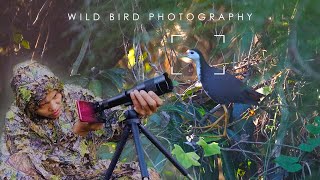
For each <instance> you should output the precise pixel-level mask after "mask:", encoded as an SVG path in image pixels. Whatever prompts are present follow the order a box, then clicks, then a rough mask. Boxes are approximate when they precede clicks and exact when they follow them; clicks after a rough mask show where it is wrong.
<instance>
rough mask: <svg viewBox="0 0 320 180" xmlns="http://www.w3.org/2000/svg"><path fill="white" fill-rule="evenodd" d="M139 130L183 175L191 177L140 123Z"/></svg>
mask: <svg viewBox="0 0 320 180" xmlns="http://www.w3.org/2000/svg"><path fill="white" fill-rule="evenodd" d="M138 126H139V128H140V130H141V132H142V133H143V134H144V135H145V136H146V137H147V138H148V139H149V140H150V141H151V142H152V143H153V144H154V145H155V146H156V147H157V148H158V149H159V150H160V151H161V152H162V154H164V155H165V156H166V157H167V158H168V159H169V161H170V162H171V163H172V164H173V165H174V166H175V167H176V168H177V169H178V170H179V171H180V172H181V173H182V174H183V175H184V176H187V177H188V178H189V179H192V177H191V176H190V175H189V174H188V172H187V170H186V169H185V168H184V167H182V166H181V165H180V164H179V163H178V162H177V161H176V160H175V159H174V158H173V157H172V156H171V154H170V153H169V152H168V151H167V150H166V149H165V148H164V147H163V146H162V145H161V143H160V141H158V139H157V138H156V137H155V136H154V135H153V134H152V133H150V131H148V130H147V129H146V128H144V127H143V126H142V125H141V124H139V125H138Z"/></svg>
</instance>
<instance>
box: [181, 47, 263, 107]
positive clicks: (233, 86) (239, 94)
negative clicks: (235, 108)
mask: <svg viewBox="0 0 320 180" xmlns="http://www.w3.org/2000/svg"><path fill="white" fill-rule="evenodd" d="M181 60H183V61H184V62H187V63H191V62H192V61H193V62H194V63H195V64H196V69H197V75H198V80H199V81H200V82H201V84H202V87H203V89H204V90H205V92H206V93H207V95H208V96H209V97H210V98H211V99H212V100H214V101H215V102H217V103H219V104H226V105H227V104H229V103H242V104H252V105H258V102H259V100H260V98H261V97H262V96H263V95H262V94H260V93H258V92H256V91H255V90H253V89H252V88H251V87H248V86H246V85H245V84H244V83H243V82H242V81H240V80H239V79H237V78H236V77H235V76H233V75H231V74H228V73H227V72H226V73H225V74H224V75H215V73H221V72H222V70H221V69H219V68H215V67H210V66H209V65H208V64H207V62H206V60H205V59H204V57H203V55H202V53H201V52H200V51H199V50H197V49H189V50H188V51H187V54H186V55H185V56H184V57H182V58H181Z"/></svg>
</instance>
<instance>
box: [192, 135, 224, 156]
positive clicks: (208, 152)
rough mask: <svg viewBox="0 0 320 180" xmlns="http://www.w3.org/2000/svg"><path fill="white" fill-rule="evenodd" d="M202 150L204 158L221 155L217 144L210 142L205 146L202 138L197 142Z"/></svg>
mask: <svg viewBox="0 0 320 180" xmlns="http://www.w3.org/2000/svg"><path fill="white" fill-rule="evenodd" d="M197 144H198V145H200V146H201V147H202V148H203V150H204V156H205V157H207V156H212V155H215V154H221V152H220V147H219V145H218V143H216V142H212V143H211V144H207V143H206V142H205V141H204V140H203V138H202V137H200V139H199V141H198V142H197Z"/></svg>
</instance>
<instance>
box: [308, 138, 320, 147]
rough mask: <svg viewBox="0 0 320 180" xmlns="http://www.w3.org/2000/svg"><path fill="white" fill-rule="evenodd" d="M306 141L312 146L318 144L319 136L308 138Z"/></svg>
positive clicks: (319, 143)
mask: <svg viewBox="0 0 320 180" xmlns="http://www.w3.org/2000/svg"><path fill="white" fill-rule="evenodd" d="M308 143H309V144H312V145H314V146H316V147H317V146H320V138H310V139H308Z"/></svg>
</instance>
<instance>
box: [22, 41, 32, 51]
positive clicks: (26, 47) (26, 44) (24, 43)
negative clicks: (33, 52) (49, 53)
mask: <svg viewBox="0 0 320 180" xmlns="http://www.w3.org/2000/svg"><path fill="white" fill-rule="evenodd" d="M21 45H22V47H24V48H25V49H30V44H29V41H27V40H25V39H24V40H22V41H21Z"/></svg>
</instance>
